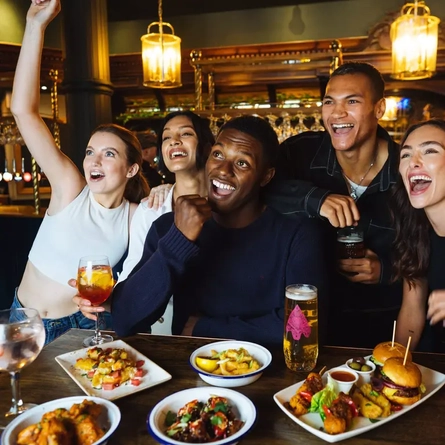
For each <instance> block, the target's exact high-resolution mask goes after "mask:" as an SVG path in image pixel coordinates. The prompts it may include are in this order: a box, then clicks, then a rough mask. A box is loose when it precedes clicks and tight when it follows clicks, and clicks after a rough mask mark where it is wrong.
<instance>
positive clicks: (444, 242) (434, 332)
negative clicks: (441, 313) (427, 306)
mask: <svg viewBox="0 0 445 445" xmlns="http://www.w3.org/2000/svg"><path fill="white" fill-rule="evenodd" d="M430 240H431V241H430V245H431V254H430V264H429V267H428V288H429V289H428V290H429V293H430V292H432V291H433V290H438V289H445V237H441V236H439V235H437V234H436V232H435V231H434V230H431V231H430ZM427 323H428V321H427ZM426 330H427V329H426ZM430 330H431V332H430V335H431V346H432V349H433V352H445V328H444V327H443V322H442V321H439V322H438V323H436V324H435V325H434V326H431V328H430ZM425 334H427V332H425Z"/></svg>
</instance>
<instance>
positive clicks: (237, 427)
mask: <svg viewBox="0 0 445 445" xmlns="http://www.w3.org/2000/svg"><path fill="white" fill-rule="evenodd" d="M255 419H256V409H255V405H254V404H253V403H252V401H251V400H250V399H248V398H247V397H246V396H245V395H243V394H240V393H239V392H237V391H234V390H231V389H227V388H214V387H205V386H203V387H200V388H190V389H186V390H184V391H179V392H176V393H174V394H171V395H170V396H168V397H166V398H165V399H163V400H161V401H160V402H159V403H158V404H157V405H155V406H154V408H153V409H152V410H151V412H150V414H149V415H148V417H147V429H148V432H149V433H150V434H151V435H152V436H153V438H154V439H155V440H156V441H158V442H159V443H161V444H166V445H178V444H183V443H208V442H212V443H213V442H216V443H218V444H219V445H227V444H235V443H237V442H238V441H239V440H240V439H241V438H242V437H243V436H245V435H246V434H247V433H248V432H249V431H250V430H251V429H252V427H253V425H254V423H255Z"/></svg>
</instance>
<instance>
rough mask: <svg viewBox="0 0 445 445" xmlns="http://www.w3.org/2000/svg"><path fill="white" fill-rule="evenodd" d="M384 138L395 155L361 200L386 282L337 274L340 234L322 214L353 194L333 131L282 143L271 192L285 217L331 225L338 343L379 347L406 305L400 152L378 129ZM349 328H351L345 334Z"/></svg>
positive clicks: (366, 230)
mask: <svg viewBox="0 0 445 445" xmlns="http://www.w3.org/2000/svg"><path fill="white" fill-rule="evenodd" d="M377 135H378V137H379V138H381V139H384V140H385V141H387V142H388V150H389V156H388V159H387V160H386V162H385V164H384V165H383V167H382V169H381V170H380V172H379V173H378V174H377V175H376V177H375V178H374V179H373V180H372V182H371V184H370V185H369V186H368V187H367V189H366V191H365V192H364V193H363V194H362V195H361V196H360V198H358V199H357V207H358V210H359V211H360V221H359V227H360V228H362V230H363V233H364V236H365V245H366V247H367V248H369V249H371V250H372V251H373V252H375V253H376V254H377V255H378V256H379V259H380V262H381V265H382V268H381V276H380V283H379V284H376V285H367V284H360V283H351V282H350V281H348V280H346V279H345V278H344V277H343V276H342V275H340V274H339V273H337V272H336V266H335V257H334V254H335V240H336V229H335V228H334V227H332V226H331V224H330V223H329V221H327V220H326V219H325V218H321V217H320V215H319V212H320V208H321V205H322V203H323V201H324V199H325V198H326V196H327V195H329V194H331V193H334V194H341V195H348V196H349V191H348V187H347V184H346V181H345V179H344V177H343V174H342V171H341V167H340V165H339V163H338V161H337V157H336V153H335V149H334V147H333V146H332V143H331V139H330V136H329V134H328V133H327V132H311V131H309V132H305V133H302V134H300V135H297V136H293V137H291V138H289V139H287V140H286V141H284V142H283V143H282V144H281V152H280V161H279V163H278V166H277V174H276V178H274V180H273V181H272V183H271V184H270V186H269V187H268V194H267V196H266V199H267V203H268V204H269V205H270V206H272V207H274V208H275V209H276V210H278V211H280V212H281V213H284V214H288V215H292V214H302V215H306V216H308V217H310V218H320V219H322V220H324V221H325V223H326V224H325V228H326V231H327V232H328V239H329V240H330V244H329V245H327V246H326V249H327V251H328V252H330V253H332V255H331V272H332V275H333V277H332V280H333V282H334V287H333V289H332V291H331V292H330V295H331V301H332V302H333V304H334V306H333V308H332V311H331V313H332V314H335V315H333V316H332V317H331V318H332V320H331V321H332V324H333V326H332V329H330V334H331V335H332V343H333V344H343V345H348V346H368V347H373V346H374V345H375V344H376V343H378V342H379V341H384V340H387V339H388V337H390V336H391V332H392V326H393V321H394V319H395V318H396V317H397V314H398V310H399V308H400V305H401V301H402V285H401V282H397V283H392V281H391V276H392V265H391V258H390V257H391V246H392V243H393V240H394V236H395V231H394V229H393V227H392V221H391V215H390V208H389V201H390V196H391V191H390V189H391V187H392V185H393V184H395V182H396V179H397V175H398V172H397V162H396V161H397V156H398V150H397V146H396V144H395V143H394V142H393V140H392V139H391V137H390V136H389V134H388V132H387V131H386V130H384V129H383V128H382V127H380V126H379V127H378V129H377ZM339 325H347V326H349V327H348V329H343V328H340V329H339Z"/></svg>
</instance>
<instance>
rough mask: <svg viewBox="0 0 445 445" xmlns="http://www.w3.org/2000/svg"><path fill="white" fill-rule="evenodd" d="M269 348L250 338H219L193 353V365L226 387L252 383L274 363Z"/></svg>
mask: <svg viewBox="0 0 445 445" xmlns="http://www.w3.org/2000/svg"><path fill="white" fill-rule="evenodd" d="M271 361H272V355H271V353H270V352H269V350H268V349H266V348H264V347H263V346H261V345H258V344H256V343H250V342H246V341H235V340H228V341H219V342H215V343H210V344H208V345H205V346H202V347H200V348H198V349H196V351H194V352H193V353H192V354H191V356H190V366H191V367H192V369H193V370H194V371H195V372H197V373H198V375H199V376H200V377H201V378H202V380H204V381H205V382H206V383H208V384H210V385H215V386H222V387H226V388H235V387H238V386H245V385H249V384H251V383H253V382H255V381H256V380H258V379H259V378H260V377H261V375H262V374H263V371H264V370H265V369H266V368H267V367H268V366H269V365H270V363H271Z"/></svg>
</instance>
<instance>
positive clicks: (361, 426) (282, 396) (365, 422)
mask: <svg viewBox="0 0 445 445" xmlns="http://www.w3.org/2000/svg"><path fill="white" fill-rule="evenodd" d="M343 366H344V367H345V368H346V365H343ZM417 366H418V367H419V369H420V371H421V372H422V381H423V384H424V385H425V387H426V392H425V394H422V398H421V399H420V400H419V401H417V402H416V403H414V404H413V405H409V406H404V407H403V408H402V409H401V410H400V411H397V412H395V413H393V414H391V415H390V416H389V417H386V418H382V419H376V420H374V421H372V422H371V421H370V420H369V419H367V418H366V417H362V416H359V417H356V418H355V419H353V421H352V425H351V427H350V428H349V430H348V431H346V432H345V433H342V434H336V435H331V434H328V433H325V432H324V431H321V430H320V428H323V421H322V420H321V417H320V414H318V413H309V414H305V415H303V416H300V417H297V416H294V415H293V414H292V413H291V412H290V411H289V410H288V409H287V408H286V407H285V406H284V404H285V403H286V402H289V400H290V399H291V397H292V396H293V395H294V394H295V392H296V391H297V389H298V388H299V387H300V386H301V385H302V384H303V383H304V380H303V381H301V382H298V383H295V384H294V385H292V386H289V387H287V388H285V389H282V390H281V391H279V392H277V393H276V394H275V395H274V396H273V398H274V400H275V402H276V403H277V405H278V406H279V407H280V408H281V409H282V410H283V412H284V413H286V414H287V415H288V416H289V417H290V418H291V419H292V420H293V421H294V422H295V423H298V425H300V426H301V427H302V428H304V429H305V430H307V431H309V432H310V433H312V434H314V435H315V436H318V437H319V438H320V439H323V440H325V441H326V442H331V443H334V442H339V441H340V440H345V439H349V438H351V437H354V436H358V435H359V434H362V433H364V432H366V431H369V430H372V429H374V428H377V427H378V426H380V425H383V424H385V423H388V422H391V421H392V420H394V419H397V417H400V416H402V415H403V414H405V413H406V412H408V411H409V410H411V409H413V408H415V407H416V406H418V405H420V404H421V403H423V402H424V401H425V400H426V399H428V398H429V397H431V396H432V395H433V394H434V393H436V392H437V391H439V389H440V388H442V386H443V385H444V384H445V375H444V374H442V373H440V372H437V371H433V370H432V369H429V368H425V367H423V366H421V365H417ZM325 375H326V374H325Z"/></svg>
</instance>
